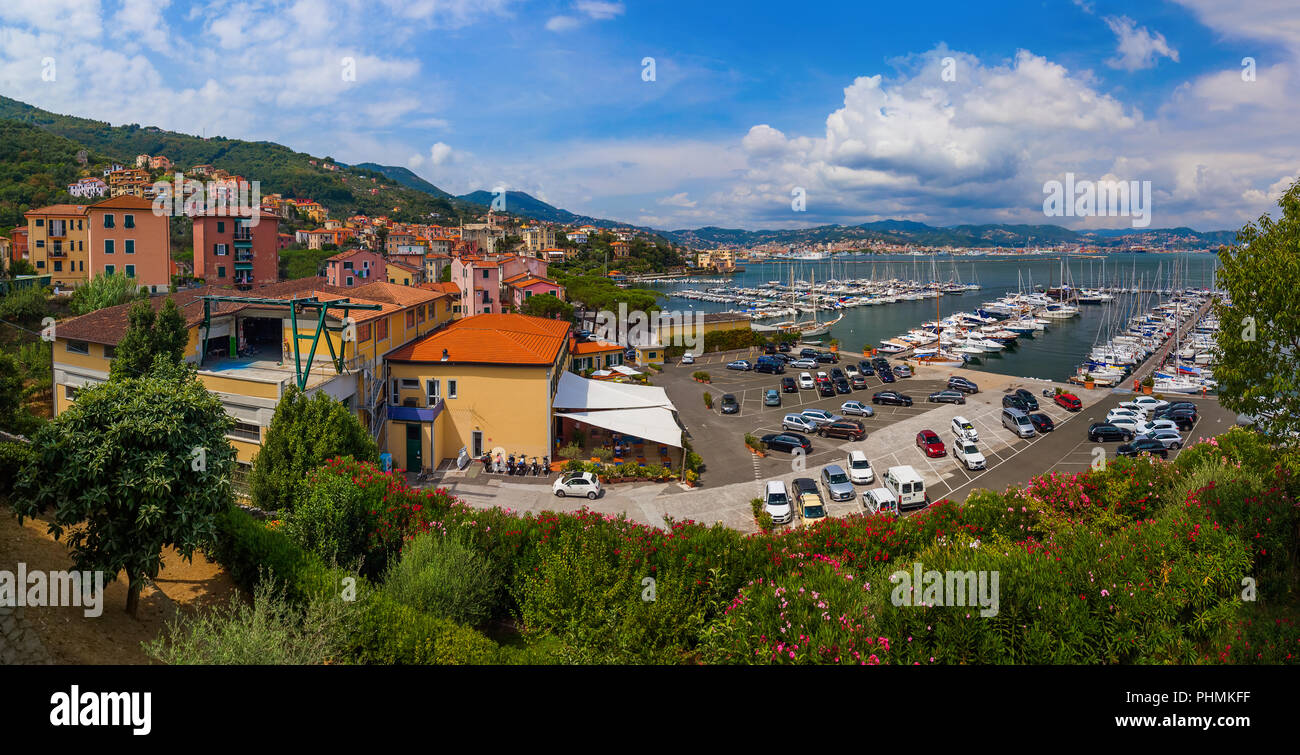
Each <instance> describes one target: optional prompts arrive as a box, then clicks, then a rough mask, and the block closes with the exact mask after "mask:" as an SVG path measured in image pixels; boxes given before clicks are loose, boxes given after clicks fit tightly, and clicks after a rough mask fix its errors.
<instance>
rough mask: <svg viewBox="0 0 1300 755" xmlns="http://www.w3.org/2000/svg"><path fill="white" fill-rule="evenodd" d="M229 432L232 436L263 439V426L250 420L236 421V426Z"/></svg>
mask: <svg viewBox="0 0 1300 755" xmlns="http://www.w3.org/2000/svg"><path fill="white" fill-rule="evenodd" d="M227 434H228V435H229V436H230V437H232V438H240V439H242V440H251V441H260V440H262V428H261V427H259V426H258V425H254V424H252V423H250V422H236V423H235V426H234V428H233V429H231V431H230V432H229V433H227Z"/></svg>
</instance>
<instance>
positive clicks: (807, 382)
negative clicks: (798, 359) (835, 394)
mask: <svg viewBox="0 0 1300 755" xmlns="http://www.w3.org/2000/svg"><path fill="white" fill-rule="evenodd" d="M799 387H800V388H803V389H805V390H811V389H813V388H815V387H817V386H816V384H815V383H813V376H812V375H811V374H809V373H807V372H801V373H799Z"/></svg>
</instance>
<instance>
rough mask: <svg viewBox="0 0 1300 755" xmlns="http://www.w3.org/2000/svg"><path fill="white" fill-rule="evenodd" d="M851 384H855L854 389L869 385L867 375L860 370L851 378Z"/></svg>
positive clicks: (861, 388)
mask: <svg viewBox="0 0 1300 755" xmlns="http://www.w3.org/2000/svg"><path fill="white" fill-rule="evenodd" d="M849 385H851V386H853V388H854V390H859V391H860V390H863V389H865V388H866V387H867V376H866V375H863V374H862V373H861V372H859V373H857V374H856V375H854V376H853V377H851V378H849Z"/></svg>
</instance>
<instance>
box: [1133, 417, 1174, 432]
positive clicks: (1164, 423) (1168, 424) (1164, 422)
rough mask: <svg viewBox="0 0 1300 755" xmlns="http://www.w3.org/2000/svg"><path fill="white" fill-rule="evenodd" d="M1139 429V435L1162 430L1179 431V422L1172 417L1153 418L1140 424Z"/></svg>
mask: <svg viewBox="0 0 1300 755" xmlns="http://www.w3.org/2000/svg"><path fill="white" fill-rule="evenodd" d="M1137 429H1138V434H1139V435H1146V434H1148V433H1154V432H1159V431H1160V430H1172V431H1174V432H1178V424H1177V423H1176V422H1174V421H1173V420H1172V419H1153V420H1148V421H1147V422H1143V423H1142V424H1140V425H1138V428H1137Z"/></svg>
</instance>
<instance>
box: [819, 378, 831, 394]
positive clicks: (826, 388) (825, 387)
mask: <svg viewBox="0 0 1300 755" xmlns="http://www.w3.org/2000/svg"><path fill="white" fill-rule="evenodd" d="M817 395H818V396H823V397H830V396H834V395H835V386H833V385H831V381H829V380H823V381H821V382H820V383H818V384H817Z"/></svg>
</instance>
